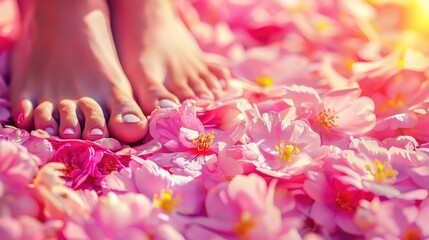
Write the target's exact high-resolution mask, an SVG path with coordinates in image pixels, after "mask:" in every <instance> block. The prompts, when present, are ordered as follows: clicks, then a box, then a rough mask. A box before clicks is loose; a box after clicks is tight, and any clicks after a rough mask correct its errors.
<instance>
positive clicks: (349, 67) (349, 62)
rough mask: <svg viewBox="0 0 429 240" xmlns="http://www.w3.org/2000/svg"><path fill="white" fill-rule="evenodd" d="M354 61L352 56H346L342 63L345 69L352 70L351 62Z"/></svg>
mask: <svg viewBox="0 0 429 240" xmlns="http://www.w3.org/2000/svg"><path fill="white" fill-rule="evenodd" d="M354 63H355V61H354V60H353V58H347V59H346V60H345V62H344V65H345V67H346V68H347V69H349V70H353V64H354Z"/></svg>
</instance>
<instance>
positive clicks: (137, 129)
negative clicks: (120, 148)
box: [108, 94, 148, 143]
mask: <svg viewBox="0 0 429 240" xmlns="http://www.w3.org/2000/svg"><path fill="white" fill-rule="evenodd" d="M110 107H111V115H110V119H109V124H108V126H109V132H110V135H111V136H112V137H114V138H116V139H118V140H119V141H122V142H127V143H130V142H136V141H138V140H141V139H143V138H144V137H145V136H146V134H147V132H148V122H147V119H146V117H145V116H144V115H143V112H142V111H141V109H140V107H139V106H138V105H137V103H136V102H135V101H134V100H133V99H131V98H130V97H128V96H126V95H124V94H117V96H115V97H113V101H112V103H111V106H110Z"/></svg>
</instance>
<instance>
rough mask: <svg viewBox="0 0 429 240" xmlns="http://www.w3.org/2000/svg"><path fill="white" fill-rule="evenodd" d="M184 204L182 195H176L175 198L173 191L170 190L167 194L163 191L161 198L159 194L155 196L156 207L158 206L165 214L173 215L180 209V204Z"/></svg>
mask: <svg viewBox="0 0 429 240" xmlns="http://www.w3.org/2000/svg"><path fill="white" fill-rule="evenodd" d="M181 202H182V198H181V197H180V195H176V196H175V197H173V190H171V189H170V190H168V192H165V189H162V190H161V197H159V195H158V194H157V193H155V194H153V203H154V204H155V206H158V207H159V208H161V209H162V210H164V212H165V213H168V214H171V213H173V211H174V210H176V209H179V208H180V204H181Z"/></svg>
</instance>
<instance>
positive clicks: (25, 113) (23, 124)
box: [11, 99, 34, 130]
mask: <svg viewBox="0 0 429 240" xmlns="http://www.w3.org/2000/svg"><path fill="white" fill-rule="evenodd" d="M11 109H12V118H13V121H14V122H15V124H16V126H17V127H18V128H23V129H27V130H30V129H33V127H34V113H33V110H34V105H33V103H32V102H31V100H30V99H22V100H19V101H16V102H12V106H11Z"/></svg>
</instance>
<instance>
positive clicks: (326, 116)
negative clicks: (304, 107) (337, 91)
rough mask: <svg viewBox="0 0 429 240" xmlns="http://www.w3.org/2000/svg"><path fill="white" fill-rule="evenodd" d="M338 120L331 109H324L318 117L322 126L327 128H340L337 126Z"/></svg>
mask: <svg viewBox="0 0 429 240" xmlns="http://www.w3.org/2000/svg"><path fill="white" fill-rule="evenodd" d="M336 119H338V116H335V111H334V110H332V109H330V108H328V109H323V111H322V112H320V113H319V114H318V115H317V120H318V122H319V123H320V125H322V126H325V127H327V128H334V127H338V125H337V124H335V120H336Z"/></svg>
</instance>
